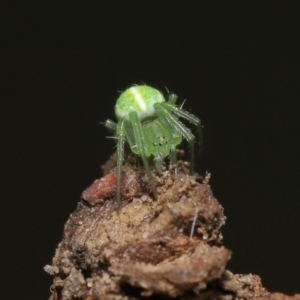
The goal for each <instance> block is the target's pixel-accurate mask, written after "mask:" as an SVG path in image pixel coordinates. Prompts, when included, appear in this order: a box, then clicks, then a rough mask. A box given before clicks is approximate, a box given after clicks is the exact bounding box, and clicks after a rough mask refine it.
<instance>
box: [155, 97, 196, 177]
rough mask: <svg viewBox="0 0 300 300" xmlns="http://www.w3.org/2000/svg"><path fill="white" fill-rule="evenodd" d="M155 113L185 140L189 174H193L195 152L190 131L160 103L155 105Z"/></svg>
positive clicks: (193, 139)
mask: <svg viewBox="0 0 300 300" xmlns="http://www.w3.org/2000/svg"><path fill="white" fill-rule="evenodd" d="M155 109H156V113H157V115H158V116H159V118H160V119H161V120H162V121H163V122H164V123H165V124H166V125H167V126H168V127H170V126H171V127H173V128H175V129H176V130H177V131H179V132H180V134H181V135H182V136H183V137H184V138H185V139H186V140H187V142H188V143H189V147H190V156H191V169H190V172H191V173H193V171H194V160H195V153H194V152H195V151H194V142H195V137H194V135H193V134H192V133H191V131H190V130H189V129H188V128H187V127H186V126H185V125H184V124H183V123H182V122H180V121H179V120H178V119H177V117H176V116H174V115H173V114H171V113H170V111H169V109H167V108H166V107H165V106H164V105H162V103H157V104H156V105H155Z"/></svg>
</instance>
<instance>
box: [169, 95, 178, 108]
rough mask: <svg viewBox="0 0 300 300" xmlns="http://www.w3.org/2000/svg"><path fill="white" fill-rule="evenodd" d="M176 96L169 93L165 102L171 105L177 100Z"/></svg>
mask: <svg viewBox="0 0 300 300" xmlns="http://www.w3.org/2000/svg"><path fill="white" fill-rule="evenodd" d="M177 98H178V96H177V95H175V94H170V95H169V99H168V102H167V103H170V104H171V105H172V104H173V105H175V103H176V101H177Z"/></svg>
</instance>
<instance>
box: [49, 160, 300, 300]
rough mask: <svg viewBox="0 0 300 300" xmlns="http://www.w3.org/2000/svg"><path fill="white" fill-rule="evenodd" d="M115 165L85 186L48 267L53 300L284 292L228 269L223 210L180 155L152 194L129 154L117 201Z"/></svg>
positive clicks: (262, 296)
mask: <svg viewBox="0 0 300 300" xmlns="http://www.w3.org/2000/svg"><path fill="white" fill-rule="evenodd" d="M113 166H114V157H112V158H111V159H110V160H109V161H108V162H107V164H106V165H104V166H103V170H104V173H105V176H104V177H103V178H101V179H98V180H96V181H95V182H94V183H93V184H92V185H91V186H90V187H89V188H88V189H87V190H85V191H84V192H83V194H82V201H81V202H80V203H78V206H77V209H76V210H75V212H74V213H73V214H71V216H70V218H69V220H68V221H67V223H66V225H65V228H64V238H63V240H62V241H61V243H60V244H59V245H58V248H57V250H56V253H55V256H54V258H53V262H52V265H47V266H46V267H45V270H46V272H48V273H49V274H50V275H52V276H53V278H54V283H53V286H52V288H51V290H52V292H53V293H52V295H51V297H50V299H51V300H62V299H63V300H66V299H86V300H96V299H120V300H125V299H126V300H137V299H169V298H172V299H228V300H229V299H238V298H239V299H274V300H275V299H276V300H277V299H285V296H284V295H281V294H270V293H269V292H268V291H266V290H265V289H264V288H263V286H262V284H261V281H260V278H259V277H258V276H255V275H234V274H232V273H230V272H229V271H226V263H227V261H228V260H229V259H230V256H231V252H230V251H229V250H228V249H226V248H225V247H223V246H222V245H221V242H222V234H221V227H222V226H223V225H224V224H225V216H224V214H223V208H222V207H221V205H220V204H219V203H218V201H217V200H216V199H215V198H214V196H213V193H212V191H211V189H210V186H209V185H208V182H207V181H208V180H207V178H206V179H201V178H199V177H195V176H190V175H189V174H188V169H187V168H186V165H185V163H183V162H179V163H178V164H177V165H176V166H173V167H171V168H170V169H168V170H164V172H162V173H160V174H158V173H157V174H155V175H156V176H155V182H156V186H157V192H158V198H157V199H156V200H153V198H152V197H151V194H150V193H149V187H148V181H147V177H146V176H145V174H144V173H143V171H142V170H140V169H139V164H138V163H135V162H134V161H131V162H130V163H127V164H126V165H125V166H124V168H123V174H122V188H121V194H122V203H121V204H119V203H117V202H116V201H115V192H116V174H115V170H114V169H113ZM286 299H288V297H286ZM289 299H292V297H291V298H289ZM294 299H299V300H300V295H299V296H295V297H294Z"/></svg>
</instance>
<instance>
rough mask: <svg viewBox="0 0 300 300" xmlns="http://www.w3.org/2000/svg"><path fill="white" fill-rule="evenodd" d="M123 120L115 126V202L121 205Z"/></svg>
mask: <svg viewBox="0 0 300 300" xmlns="http://www.w3.org/2000/svg"><path fill="white" fill-rule="evenodd" d="M124 122H125V121H124V120H122V121H120V122H119V123H118V125H117V132H116V135H117V138H118V144H117V154H118V158H117V201H118V204H119V205H120V204H121V175H122V165H123V160H124V144H125V130H124Z"/></svg>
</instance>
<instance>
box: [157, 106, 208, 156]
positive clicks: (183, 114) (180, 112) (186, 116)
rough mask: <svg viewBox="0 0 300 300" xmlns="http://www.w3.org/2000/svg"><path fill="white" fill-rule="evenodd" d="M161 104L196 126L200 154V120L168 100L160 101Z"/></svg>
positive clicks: (201, 148)
mask: <svg viewBox="0 0 300 300" xmlns="http://www.w3.org/2000/svg"><path fill="white" fill-rule="evenodd" d="M162 105H163V106H164V107H165V108H166V109H168V110H169V111H170V112H173V113H174V114H175V115H176V116H178V117H181V118H183V119H185V120H187V121H189V122H191V123H192V124H194V125H196V126H197V132H198V144H199V148H200V153H201V154H202V151H203V136H202V124H201V120H200V119H199V118H197V117H196V116H195V115H193V114H191V113H189V112H188V111H186V110H183V109H180V108H178V107H177V106H175V105H171V104H169V103H168V102H165V103H162Z"/></svg>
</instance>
